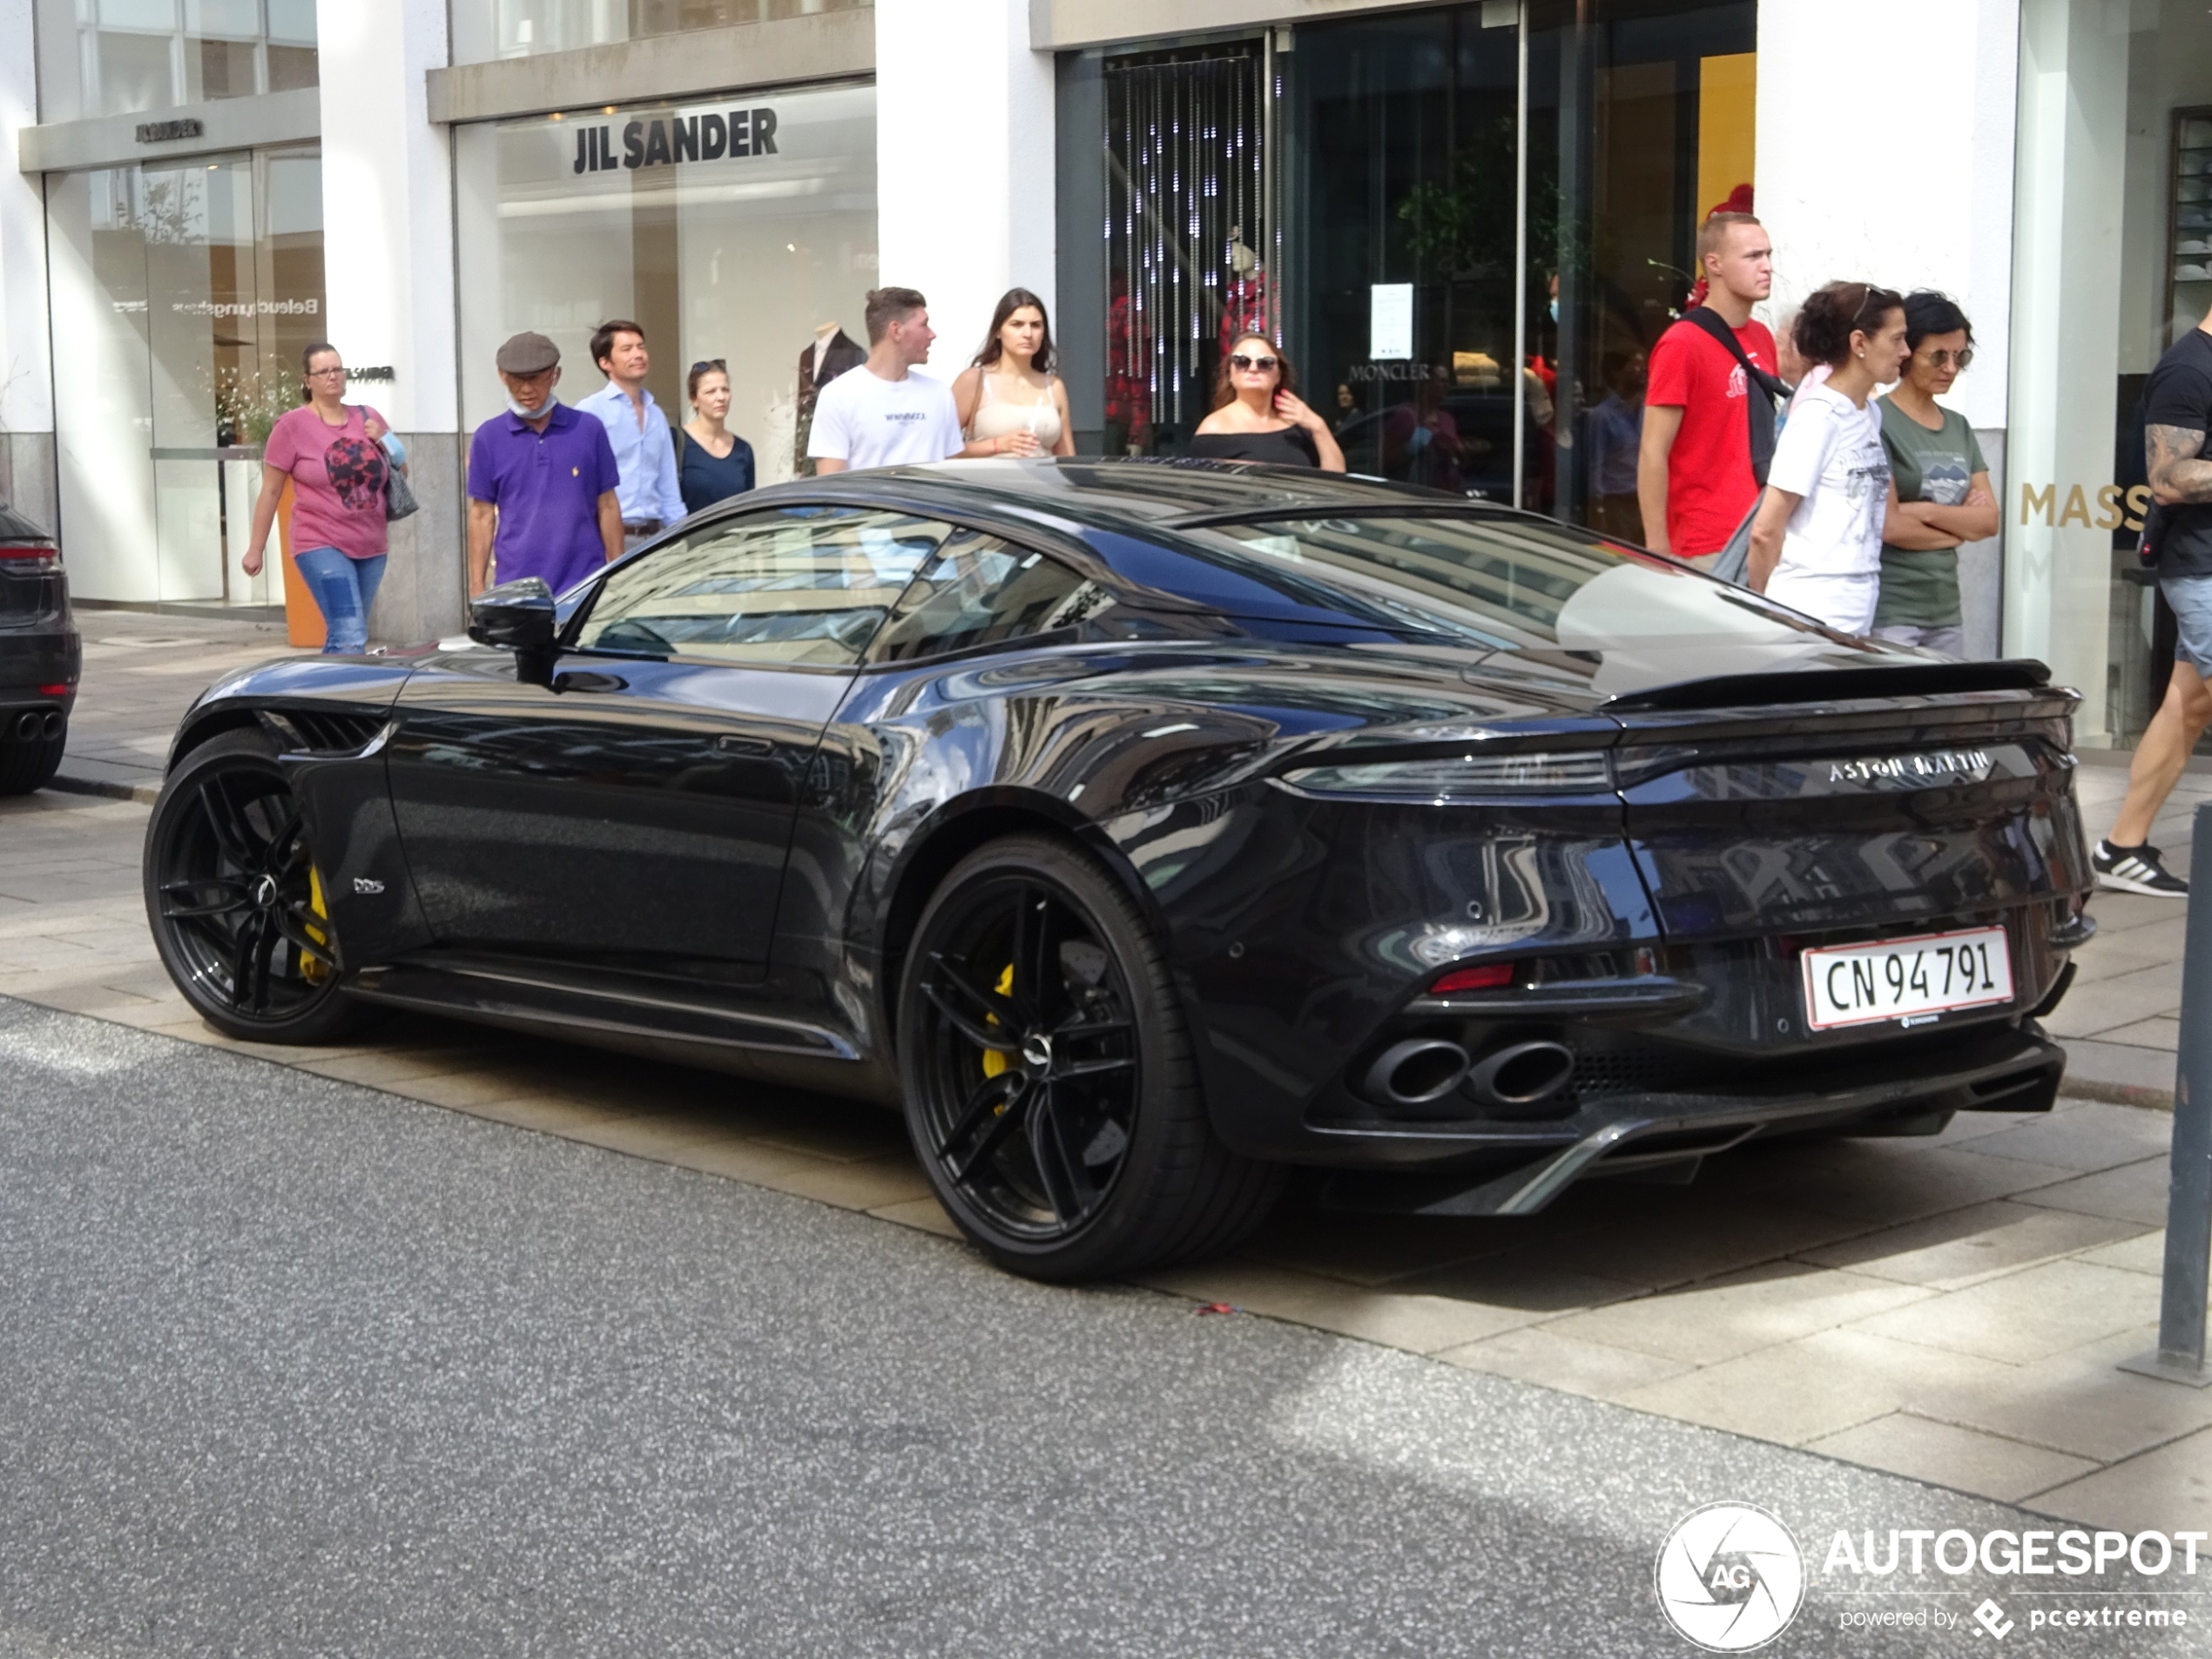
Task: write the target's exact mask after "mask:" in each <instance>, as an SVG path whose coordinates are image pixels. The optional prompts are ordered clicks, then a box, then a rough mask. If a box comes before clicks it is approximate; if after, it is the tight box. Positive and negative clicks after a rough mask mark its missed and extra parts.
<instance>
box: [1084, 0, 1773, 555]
mask: <svg viewBox="0 0 2212 1659" xmlns="http://www.w3.org/2000/svg"><path fill="white" fill-rule="evenodd" d="M1756 29H1757V6H1756V4H1755V3H1753V0H1726V3H1719V4H1715V3H1710V0H1708V3H1685V0H1476V3H1467V4H1458V5H1431V6H1422V7H1416V8H1409V9H1407V10H1402V11H1395V12H1391V13H1388V14H1385V15H1382V16H1371V17H1353V18H1347V19H1344V20H1341V21H1336V22H1329V23H1316V24H1304V25H1300V26H1298V27H1296V28H1294V29H1293V28H1280V27H1278V28H1276V29H1273V30H1259V31H1255V33H1254V34H1253V35H1252V36H1251V37H1249V38H1242V39H1226V40H1221V41H1210V42H1204V43H1194V44H1180V43H1161V44H1159V45H1158V46H1157V47H1156V48H1154V49H1151V50H1136V51H1112V52H1103V53H1099V54H1096V55H1084V56H1082V57H1069V59H1067V60H1065V61H1063V63H1062V69H1061V91H1060V107H1061V111H1062V114H1061V119H1062V124H1063V131H1062V151H1061V153H1062V158H1063V163H1071V164H1073V165H1063V167H1062V178H1061V192H1062V218H1061V224H1062V272H1061V290H1062V295H1063V298H1065V297H1072V298H1074V299H1075V300H1076V301H1077V302H1078V303H1079V304H1080V306H1081V309H1082V311H1083V312H1087V313H1089V314H1092V315H1094V316H1095V317H1096V321H1095V322H1087V321H1086V320H1078V318H1077V316H1076V315H1074V314H1071V315H1070V316H1069V318H1068V319H1066V320H1063V322H1062V328H1061V333H1062V336H1063V338H1073V337H1075V335H1076V330H1078V329H1080V328H1082V327H1086V326H1089V327H1096V328H1098V330H1099V334H1098V335H1096V336H1094V341H1095V343H1094V344H1093V345H1092V346H1091V347H1090V349H1089V351H1085V350H1082V349H1080V348H1078V349H1071V350H1070V352H1069V373H1068V380H1069V389H1070V395H1071V399H1072V401H1073V404H1074V408H1075V414H1076V430H1077V442H1078V443H1079V444H1089V443H1090V442H1098V443H1100V444H1102V445H1103V447H1104V448H1107V449H1109V450H1111V451H1115V452H1120V451H1122V450H1123V449H1125V448H1126V449H1130V450H1134V451H1138V452H1143V453H1169V454H1172V453H1177V452H1178V451H1179V450H1180V449H1181V448H1183V446H1184V444H1185V443H1186V442H1188V440H1189V437H1190V432H1191V430H1192V428H1195V427H1196V425H1197V422H1198V421H1199V420H1200V419H1202V418H1203V417H1204V414H1205V413H1206V411H1207V409H1208V408H1210V407H1211V390H1212V385H1213V372H1214V368H1215V366H1216V364H1217V361H1218V360H1219V356H1220V349H1221V344H1222V334H1223V331H1224V330H1233V329H1235V328H1238V327H1247V326H1263V327H1264V326H1267V325H1270V324H1271V325H1272V326H1273V327H1275V328H1276V329H1277V330H1278V335H1279V338H1280V340H1281V341H1282V343H1283V344H1284V346H1285V347H1287V348H1288V350H1289V353H1290V354H1291V358H1292V360H1293V361H1294V362H1295V363H1296V364H1297V366H1298V372H1299V380H1300V387H1301V391H1302V393H1303V395H1305V399H1306V401H1308V402H1309V403H1311V404H1312V405H1313V406H1314V408H1317V409H1318V410H1319V411H1320V413H1321V414H1322V416H1323V418H1324V419H1325V420H1327V421H1329V422H1330V424H1331V425H1332V428H1334V429H1335V431H1336V433H1337V435H1338V440H1339V443H1341V445H1342V446H1343V448H1344V450H1345V457H1346V460H1347V461H1348V462H1349V463H1350V465H1351V466H1352V469H1353V470H1355V471H1359V472H1366V473H1372V474H1377V475H1382V476H1386V477H1390V478H1395V479H1402V480H1406V481H1410V482H1420V483H1425V484H1429V485H1433V486H1435V487H1439V488H1442V489H1449V490H1452V491H1453V492H1454V493H1460V494H1465V495H1468V496H1480V497H1483V498H1485V499H1488V500H1494V501H1501V502H1519V503H1521V504H1522V505H1524V506H1527V507H1530V508H1534V509H1537V510H1539V511H1543V512H1549V513H1554V514H1556V515H1558V516H1561V517H1562V518H1566V519H1569V520H1572V521H1574V522H1575V523H1589V524H1594V525H1596V526H1598V527H1600V528H1602V529H1607V530H1609V531H1611V532H1613V533H1614V534H1616V535H1619V536H1624V537H1627V538H1629V539H1631V540H1635V539H1640V538H1641V536H1642V515H1641V513H1640V511H1639V510H1638V508H1637V504H1636V500H1635V457H1636V450H1637V447H1638V443H1639V441H1640V435H1641V429H1642V414H1643V392H1644V376H1645V365H1646V362H1647V360H1648V357H1649V352H1650V349H1651V347H1652V346H1653V344H1654V343H1656V341H1657V340H1658V338H1659V336H1660V334H1662V333H1664V332H1665V330H1666V329H1667V328H1668V327H1669V326H1670V325H1671V324H1672V323H1673V322H1674V321H1675V320H1676V319H1677V318H1678V317H1679V316H1680V315H1681V314H1682V312H1683V309H1684V308H1686V307H1687V304H1688V301H1689V291H1690V287H1691V285H1692V282H1693V276H1692V273H1691V270H1690V266H1692V264H1693V262H1694V258H1695V255H1694V251H1693V250H1694V244H1695V241H1696V233H1697V226H1698V224H1699V222H1700V221H1701V220H1702V219H1703V218H1704V216H1705V215H1706V214H1707V213H1708V212H1711V211H1712V210H1713V209H1715V208H1716V207H1719V206H1723V205H1727V206H1742V205H1743V204H1745V203H1747V202H1751V201H1752V200H1753V197H1754V190H1753V185H1754V156H1753V130H1754V89H1755V86H1756V83H1757V71H1756V63H1757V60H1756V56H1755V45H1756ZM1069 123H1074V124H1076V125H1077V126H1078V127H1079V128H1080V130H1070V128H1069V125H1068V124H1069ZM1102 139H1103V144H1102V143H1101V140H1102ZM1090 145H1097V146H1099V149H1100V151H1101V152H1102V154H1103V161H1102V163H1101V165H1100V167H1099V170H1098V172H1097V173H1096V178H1095V179H1093V178H1091V177H1089V172H1090V170H1089V167H1087V166H1086V165H1083V163H1082V158H1083V157H1084V156H1085V154H1086V153H1087V150H1088V147H1089V146H1090ZM1092 227H1098V229H1103V237H1099V236H1098V234H1097V230H1096V229H1093V228H1092ZM1094 259H1095V260H1098V262H1099V264H1098V266H1097V267H1096V268H1092V269H1083V268H1081V266H1080V265H1079V264H1078V263H1076V262H1082V263H1083V264H1087V263H1088V262H1089V261H1090V260H1094ZM1101 325H1103V327H1102V326H1101ZM1093 435H1096V436H1095V438H1094V436H1093Z"/></svg>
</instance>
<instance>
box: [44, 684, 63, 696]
mask: <svg viewBox="0 0 2212 1659" xmlns="http://www.w3.org/2000/svg"><path fill="white" fill-rule="evenodd" d="M69 693H70V688H69V687H68V686H66V685H42V686H40V687H39V688H38V695H39V696H41V697H67V696H68V695H69Z"/></svg>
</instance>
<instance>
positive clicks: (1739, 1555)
mask: <svg viewBox="0 0 2212 1659" xmlns="http://www.w3.org/2000/svg"><path fill="white" fill-rule="evenodd" d="M1654 1578H1655V1581H1656V1588H1657V1590H1658V1595H1659V1610H1660V1611H1661V1612H1662V1613H1664V1614H1665V1615H1667V1622H1668V1623H1669V1624H1671V1625H1673V1626H1674V1627H1675V1629H1676V1631H1677V1632H1678V1633H1679V1634H1680V1635H1682V1636H1683V1638H1684V1639H1686V1640H1688V1641H1689V1642H1695V1643H1696V1645H1697V1646H1698V1647H1701V1648H1703V1649H1705V1650H1706V1651H1707V1652H1708V1653H1749V1652H1750V1651H1751V1650H1752V1649H1754V1648H1764V1646H1766V1644H1767V1643H1768V1642H1771V1641H1773V1640H1774V1639H1775V1637H1777V1636H1778V1635H1781V1634H1782V1633H1783V1632H1784V1630H1786V1629H1789V1628H1790V1621H1791V1620H1792V1619H1794V1618H1796V1617H1797V1609H1798V1608H1800V1607H1801V1606H1803V1605H1804V1598H1805V1561H1804V1555H1802V1554H1799V1553H1798V1549H1797V1540H1796V1539H1795V1538H1793V1537H1791V1534H1790V1529H1789V1528H1788V1527H1785V1526H1784V1525H1783V1524H1782V1522H1781V1521H1778V1520H1777V1519H1776V1518H1775V1517H1774V1516H1773V1515H1771V1514H1769V1513H1768V1512H1767V1511H1765V1510H1764V1509H1762V1508H1760V1507H1758V1506H1757V1504H1749V1503H1709V1504H1707V1505H1706V1506H1705V1507H1703V1508H1702V1509H1693V1510H1691V1511H1690V1512H1689V1514H1686V1515H1684V1516H1683V1518H1682V1519H1681V1520H1680V1521H1676V1523H1675V1528H1674V1530H1673V1531H1672V1532H1670V1533H1669V1534H1667V1541H1666V1542H1665V1543H1663V1544H1662V1545H1661V1546H1660V1547H1659V1561H1658V1566H1657V1568H1656V1571H1655V1574H1654Z"/></svg>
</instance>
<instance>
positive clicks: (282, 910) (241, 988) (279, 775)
mask: <svg viewBox="0 0 2212 1659" xmlns="http://www.w3.org/2000/svg"><path fill="white" fill-rule="evenodd" d="M145 897H146V920H147V921H148V922H149V923H150V924H151V925H152V929H153V941H154V945H155V948H157V949H158V950H159V951H160V953H161V963H162V966H163V967H164V968H167V969H168V970H169V977H170V978H171V979H172V980H173V981H176V985H177V988H178V989H179V990H180V991H182V992H183V993H184V994H185V1001H187V1002H189V1003H191V1004H192V1011H193V1012H194V1013H196V1014H198V1015H199V1016H200V1018H202V1019H203V1020H205V1021H206V1022H207V1023H208V1024H210V1025H212V1026H213V1027H214V1028H216V1029H217V1030H218V1031H220V1032H222V1033H224V1034H225V1035H227V1036H233V1037H240V1038H244V1039H246V1040H247V1041H249V1042H328V1041H329V1040H330V1039H331V1038H333V1037H335V1036H338V1035H341V1034H342V1033H344V1032H346V1031H348V1030H351V1029H354V1028H355V1027H357V1026H358V1025H360V1024H361V1023H362V1022H364V1020H365V1019H366V1018H367V1017H368V1016H369V1014H370V1011H369V1010H368V1009H366V1008H363V1006H362V1005H361V1003H359V1002H356V1001H354V1000H353V999H351V998H349V997H347V995H346V994H345V993H344V992H343V991H342V990H341V989H340V988H339V985H338V953H337V948H336V946H335V944H334V935H333V933H332V929H331V925H330V918H329V914H328V912H327V908H326V907H325V905H324V903H323V894H322V879H321V876H320V874H319V873H318V872H317V869H316V866H315V853H314V846H313V844H312V842H311V841H310V840H309V837H308V833H307V822H306V820H305V819H303V818H302V817H301V815H300V807H299V804H298V802H296V801H295V800H294V799H293V794H292V788H291V786H290V785H289V784H288V783H287V781H286V779H285V776H284V771H283V768H282V767H280V766H279V765H277V760H276V752H275V751H274V750H273V748H272V747H271V746H270V745H269V744H268V742H267V741H266V739H265V738H262V737H261V735H260V733H259V732H226V733H225V734H224V735H222V736H221V737H219V738H214V739H212V741H210V742H209V743H207V744H206V745H203V746H201V747H199V748H198V749H195V750H193V751H192V752H191V753H190V754H189V755H187V756H185V759H183V760H181V761H179V763H178V765H177V767H176V770H175V771H173V772H171V773H170V774H169V777H168V779H167V780H166V781H165V783H164V784H163V785H162V786H161V798H160V799H158V801H156V802H155V803H154V808H153V815H152V818H151V819H149V820H148V822H147V824H146V849H145Z"/></svg>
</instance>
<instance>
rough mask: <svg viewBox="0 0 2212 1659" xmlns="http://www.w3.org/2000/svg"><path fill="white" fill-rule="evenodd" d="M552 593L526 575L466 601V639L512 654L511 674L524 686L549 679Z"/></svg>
mask: <svg viewBox="0 0 2212 1659" xmlns="http://www.w3.org/2000/svg"><path fill="white" fill-rule="evenodd" d="M555 631H556V619H555V617H554V614H553V590H552V589H550V588H549V587H547V586H546V585H545V582H544V578H543V577H534V576H526V577H521V578H520V579H519V580H516V581H514V582H502V583H500V584H499V585H498V586H497V587H496V588H486V589H485V590H483V591H482V593H480V594H478V595H477V596H476V597H475V598H474V599H472V600H470V601H469V638H471V639H473V640H475V642H476V643H477V644H480V645H503V646H506V647H507V648H508V649H509V650H510V651H513V652H514V653H515V658H516V661H515V672H516V678H519V679H522V680H523V681H525V682H527V683H529V684H533V685H550V684H551V682H552V678H553V637H554V633H555Z"/></svg>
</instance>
